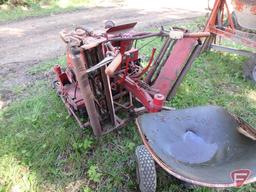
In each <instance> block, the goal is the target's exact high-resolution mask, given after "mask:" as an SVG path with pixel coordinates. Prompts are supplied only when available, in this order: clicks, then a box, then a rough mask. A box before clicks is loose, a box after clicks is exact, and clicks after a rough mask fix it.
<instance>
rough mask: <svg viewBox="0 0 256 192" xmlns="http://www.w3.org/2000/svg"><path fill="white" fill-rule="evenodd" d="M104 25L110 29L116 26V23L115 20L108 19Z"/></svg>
mask: <svg viewBox="0 0 256 192" xmlns="http://www.w3.org/2000/svg"><path fill="white" fill-rule="evenodd" d="M104 25H105V29H109V28H111V27H114V26H115V25H116V24H115V22H114V21H111V20H107V21H105V23H104Z"/></svg>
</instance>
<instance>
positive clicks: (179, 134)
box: [136, 106, 256, 187]
mask: <svg viewBox="0 0 256 192" xmlns="http://www.w3.org/2000/svg"><path fill="white" fill-rule="evenodd" d="M136 123H137V126H138V129H139V133H140V136H141V138H142V140H143V142H144V144H145V146H146V148H147V149H148V151H149V152H150V154H151V155H152V157H153V158H154V160H155V161H156V162H157V163H158V164H159V165H160V166H161V167H162V168H163V169H165V170H166V171H167V172H169V173H170V174H172V175H174V176H175V177H177V178H179V179H181V180H184V181H187V182H190V183H194V184H197V185H202V186H208V187H231V186H235V183H234V181H233V179H232V172H234V171H237V170H240V169H243V170H247V171H248V170H249V171H248V173H249V174H250V175H249V177H248V179H247V180H246V181H245V183H251V182H254V181H255V180H256V142H255V141H253V140H252V139H250V138H248V137H246V136H244V135H243V134H241V133H239V132H238V131H237V130H238V128H239V127H240V126H242V125H241V121H239V118H236V117H235V116H234V115H232V114H230V113H229V112H227V111H226V110H225V109H223V108H221V107H216V106H202V107H194V108H188V109H181V110H175V111H162V112H159V113H150V114H144V115H142V116H139V117H138V118H137V122H136ZM243 123H244V122H243Z"/></svg>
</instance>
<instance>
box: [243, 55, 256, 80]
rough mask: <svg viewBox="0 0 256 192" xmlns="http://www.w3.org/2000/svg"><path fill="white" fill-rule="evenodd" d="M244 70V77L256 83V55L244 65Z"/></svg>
mask: <svg viewBox="0 0 256 192" xmlns="http://www.w3.org/2000/svg"><path fill="white" fill-rule="evenodd" d="M243 69H244V77H245V78H246V79H249V80H252V81H253V82H254V83H256V55H254V56H252V57H250V58H249V60H248V61H247V62H246V63H244V65H243Z"/></svg>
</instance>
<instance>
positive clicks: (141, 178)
mask: <svg viewBox="0 0 256 192" xmlns="http://www.w3.org/2000/svg"><path fill="white" fill-rule="evenodd" d="M135 155H136V163H137V166H136V174H137V182H138V184H139V188H140V191H141V192H155V191H156V167H155V162H154V160H153V158H152V157H151V155H150V153H149V152H148V151H147V149H146V148H145V146H144V145H140V146H138V147H137V148H136V151H135Z"/></svg>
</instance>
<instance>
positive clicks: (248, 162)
mask: <svg viewBox="0 0 256 192" xmlns="http://www.w3.org/2000/svg"><path fill="white" fill-rule="evenodd" d="M135 25H136V23H128V24H123V25H117V26H115V24H114V22H112V21H108V22H106V25H105V29H104V30H101V31H94V30H91V29H87V28H85V27H83V26H79V27H76V28H75V29H74V30H73V31H69V32H68V31H66V30H63V31H62V32H61V33H60V36H61V39H62V40H63V41H64V42H65V44H66V47H67V49H66V50H67V51H66V60H67V67H66V68H65V69H62V68H61V67H60V66H59V65H56V66H55V67H54V68H53V70H54V72H55V74H56V79H55V80H54V82H53V86H54V88H55V89H56V91H57V93H58V95H59V96H60V98H61V99H62V101H63V102H64V104H65V106H66V108H67V110H68V112H69V114H70V115H72V116H73V117H74V118H75V119H76V121H77V122H78V124H79V125H80V127H82V128H85V127H91V128H92V130H93V133H94V135H95V136H96V137H99V136H101V135H104V134H106V133H109V132H111V131H113V130H115V129H118V128H121V127H124V126H125V125H126V124H127V123H128V122H130V121H132V120H134V119H136V118H137V119H136V123H137V127H138V132H139V135H140V137H141V139H142V141H143V143H144V146H139V147H138V148H137V149H136V159H137V164H138V166H137V176H138V181H139V185H140V190H141V191H148V192H150V191H155V189H156V170H155V162H156V163H157V164H159V165H160V167H162V168H163V169H164V170H166V171H167V172H168V173H170V174H172V175H174V176H175V177H177V178H178V179H181V180H183V181H185V182H189V183H193V184H196V185H202V186H208V187H231V186H236V184H237V183H236V182H235V181H234V180H232V178H233V177H232V175H234V174H235V173H236V171H237V170H238V169H242V170H249V173H248V172H246V173H248V174H247V176H248V178H246V180H245V182H244V183H245V184H247V183H251V182H254V181H255V178H256V177H255V176H256V173H255V171H256V170H255V167H256V161H255V154H256V153H255V152H256V148H255V142H254V140H255V139H256V133H255V131H254V129H253V128H252V127H251V126H250V125H248V124H247V123H246V122H244V121H243V120H242V119H240V118H239V117H237V116H235V115H232V114H230V113H228V112H227V111H225V110H224V109H223V108H221V107H216V106H203V107H196V108H190V109H183V110H174V109H172V108H170V107H167V106H165V102H166V101H168V100H170V99H171V98H172V97H173V96H174V95H175V93H176V89H177V88H178V86H179V85H180V83H181V81H182V79H183V77H184V76H185V75H186V73H187V72H188V70H189V68H190V66H191V65H192V63H193V61H194V59H195V58H196V57H197V56H198V55H199V54H200V52H202V50H203V49H204V48H205V45H207V43H209V42H210V41H209V39H211V38H212V37H213V36H215V35H214V34H213V33H212V31H207V30H205V31H204V32H193V33H191V32H189V31H188V30H186V29H181V28H177V27H172V28H170V29H165V28H163V27H161V29H160V30H159V31H158V32H135V31H134V27H135ZM149 38H150V39H149ZM152 38H161V39H162V42H163V43H162V47H161V48H160V49H159V50H157V49H156V48H154V47H153V48H152V52H151V55H150V56H149V59H148V60H149V61H148V63H147V64H145V62H144V64H143V61H142V58H140V54H139V53H140V49H141V48H138V47H137V45H138V43H137V41H139V40H141V39H149V40H150V41H149V42H151V41H152V40H151V39H152ZM254 43H255V42H254ZM230 175H231V176H230ZM233 179H234V178H233Z"/></svg>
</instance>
